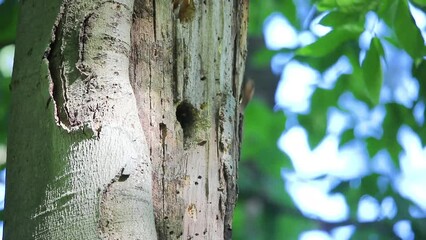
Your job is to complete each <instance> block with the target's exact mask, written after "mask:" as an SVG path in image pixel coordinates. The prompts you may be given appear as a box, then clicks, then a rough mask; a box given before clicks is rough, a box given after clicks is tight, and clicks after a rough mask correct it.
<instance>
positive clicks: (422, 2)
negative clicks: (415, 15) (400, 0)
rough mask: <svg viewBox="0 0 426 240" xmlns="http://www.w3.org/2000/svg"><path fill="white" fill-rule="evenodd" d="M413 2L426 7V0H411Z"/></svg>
mask: <svg viewBox="0 0 426 240" xmlns="http://www.w3.org/2000/svg"><path fill="white" fill-rule="evenodd" d="M411 2H413V3H414V4H416V5H418V6H420V7H426V0H411Z"/></svg>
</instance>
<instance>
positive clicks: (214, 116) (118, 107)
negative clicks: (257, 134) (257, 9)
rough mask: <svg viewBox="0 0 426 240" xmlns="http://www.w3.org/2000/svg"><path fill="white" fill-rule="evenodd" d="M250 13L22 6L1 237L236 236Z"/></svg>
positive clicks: (143, 1) (133, 4) (114, 3)
mask: <svg viewBox="0 0 426 240" xmlns="http://www.w3.org/2000/svg"><path fill="white" fill-rule="evenodd" d="M247 10H248V0H233V1H201V0H200V1H193V0H173V1H170V0H157V1H156V0H93V1H87V0H76V1H71V0H64V1H59V0H57V1H51V0H26V1H22V2H21V19H20V24H19V28H18V38H17V43H16V45H17V51H16V58H15V68H14V75H13V80H12V85H11V86H12V111H11V115H10V118H11V124H10V127H9V130H10V133H9V139H8V143H9V147H8V162H7V164H8V166H7V168H8V174H7V194H6V219H5V221H6V223H5V239H157V238H158V239H192V238H202V239H231V236H232V214H233V209H234V205H235V202H236V197H237V187H236V178H237V161H238V159H239V147H240V132H239V131H240V124H241V123H240V121H239V120H240V114H241V113H240V111H241V109H240V104H239V101H238V99H240V95H241V83H242V77H243V72H244V60H245V56H246V31H247ZM41 15H43V18H40V16H41ZM34 29H36V30H34ZM24 149H25V150H24ZM17 229H19V230H17Z"/></svg>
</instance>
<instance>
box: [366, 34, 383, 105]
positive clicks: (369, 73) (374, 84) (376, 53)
mask: <svg viewBox="0 0 426 240" xmlns="http://www.w3.org/2000/svg"><path fill="white" fill-rule="evenodd" d="M382 51H383V47H382V44H381V43H380V40H379V39H378V38H376V37H375V38H373V39H371V42H370V49H368V51H367V54H366V56H365V59H364V61H363V63H362V69H363V79H364V81H365V85H366V86H367V92H368V95H369V98H370V100H371V102H372V103H373V105H377V104H379V101H380V90H381V89H382V84H383V71H382V64H381V62H380V52H382Z"/></svg>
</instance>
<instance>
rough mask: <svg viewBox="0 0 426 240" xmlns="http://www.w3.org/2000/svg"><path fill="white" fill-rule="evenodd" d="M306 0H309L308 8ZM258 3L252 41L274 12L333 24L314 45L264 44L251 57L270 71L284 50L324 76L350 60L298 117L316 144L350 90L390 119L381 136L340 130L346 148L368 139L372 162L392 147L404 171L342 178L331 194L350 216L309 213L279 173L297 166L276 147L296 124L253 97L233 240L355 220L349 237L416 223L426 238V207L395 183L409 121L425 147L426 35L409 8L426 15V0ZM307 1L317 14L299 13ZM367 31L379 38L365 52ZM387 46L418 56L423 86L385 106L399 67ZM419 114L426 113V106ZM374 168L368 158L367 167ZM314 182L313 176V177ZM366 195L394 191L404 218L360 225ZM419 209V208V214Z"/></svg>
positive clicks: (378, 235) (390, 234) (380, 234)
mask: <svg viewBox="0 0 426 240" xmlns="http://www.w3.org/2000/svg"><path fill="white" fill-rule="evenodd" d="M301 2H303V3H304V4H300V3H301ZM250 4H251V5H250V22H249V23H250V25H249V37H250V38H257V37H259V36H262V27H263V22H264V20H265V19H267V18H268V16H270V15H271V14H272V13H275V12H280V13H281V14H283V16H285V18H286V19H287V20H288V21H289V23H290V24H291V25H292V27H293V28H294V29H295V30H296V31H298V32H302V31H311V29H309V26H307V24H306V23H307V21H308V22H309V23H312V20H313V19H315V18H320V20H319V21H318V24H320V25H323V26H327V27H330V31H329V32H328V33H327V34H325V35H323V36H316V39H315V41H313V42H312V43H311V44H308V45H300V46H299V47H296V48H294V49H285V48H283V49H280V50H277V51H273V50H268V49H266V48H265V49H264V50H261V51H258V52H255V53H249V59H248V61H249V62H250V63H255V64H257V65H258V66H261V67H269V64H270V61H271V59H272V57H274V56H275V55H276V54H283V53H285V54H288V53H292V54H293V57H292V58H291V60H297V61H299V62H301V63H305V64H307V65H309V66H310V67H311V68H313V69H315V70H316V71H318V72H319V73H320V74H324V73H325V72H326V70H328V69H330V68H331V67H332V66H333V65H334V64H335V63H336V62H337V61H338V60H339V59H341V58H342V57H345V58H347V59H348V61H349V63H350V65H351V68H352V71H351V72H350V73H342V74H340V75H338V76H337V77H336V78H337V80H336V82H335V83H334V85H333V87H332V88H331V89H330V88H321V87H318V88H317V89H316V90H315V92H314V93H313V95H312V97H311V104H310V111H309V112H308V113H304V114H296V116H297V124H299V125H301V126H302V127H303V128H304V129H306V131H307V132H308V142H309V145H310V148H311V149H314V148H315V147H317V146H318V145H319V144H320V143H321V141H322V140H323V139H324V137H325V136H326V135H327V126H328V124H327V121H328V115H327V114H328V112H329V110H330V109H331V108H334V109H338V110H340V111H342V112H345V113H351V111H352V110H351V109H348V108H347V106H343V105H342V104H341V103H340V102H339V99H341V97H342V95H343V94H347V93H350V94H351V95H352V96H354V97H355V98H356V99H357V100H359V101H361V102H362V103H364V104H365V105H366V106H368V109H369V110H370V111H371V110H373V109H375V108H377V107H383V108H384V109H385V112H386V115H385V118H384V120H383V123H382V126H381V127H382V128H383V133H382V134H381V136H379V137H378V136H366V137H361V136H357V134H355V126H354V124H353V123H351V124H350V127H348V128H346V129H345V130H344V131H343V133H341V134H340V136H339V137H340V142H339V146H340V147H343V146H345V145H346V144H348V143H350V142H352V141H354V140H358V141H362V142H363V143H364V144H365V146H366V150H367V152H368V155H369V158H370V159H372V158H373V157H375V156H376V155H377V154H378V153H380V152H382V151H386V152H387V153H389V155H390V158H391V159H392V162H391V163H390V164H391V165H392V166H391V167H393V168H396V172H395V173H394V174H390V175H389V174H385V173H377V172H374V171H373V170H370V171H369V172H368V173H367V174H366V175H365V176H361V177H358V178H355V179H340V180H339V181H338V183H337V184H336V185H335V186H334V188H332V189H331V191H330V194H332V193H343V194H344V196H345V199H346V202H347V204H348V206H349V210H350V213H349V218H348V219H347V220H345V221H341V222H327V221H323V220H320V219H318V218H317V217H315V216H306V215H304V214H302V212H301V211H299V210H298V209H297V207H296V206H295V204H294V203H293V200H292V199H291V197H290V195H289V194H288V193H287V192H286V191H285V185H286V183H285V180H283V177H282V176H280V175H281V173H282V171H292V170H291V169H292V164H291V161H290V159H289V157H288V156H286V155H285V154H283V153H281V151H279V150H278V148H277V143H276V142H277V140H278V138H279V137H280V135H281V134H282V133H283V132H285V131H286V130H288V127H289V126H287V128H286V125H285V123H286V114H285V113H283V112H282V111H278V112H273V111H272V109H271V107H270V106H266V105H264V104H262V103H261V102H260V101H258V100H254V101H253V102H252V103H250V105H249V106H248V108H247V109H246V113H245V124H244V137H243V146H242V155H241V161H240V173H239V187H240V188H239V190H240V193H239V202H238V204H237V208H236V212H235V218H234V220H235V221H234V229H235V231H234V234H235V235H234V237H235V238H234V239H237V240H238V239H245V240H250V239H298V237H299V234H300V233H302V232H304V231H308V230H323V231H325V232H328V233H331V232H332V231H333V229H335V228H337V227H341V226H349V225H351V226H354V227H355V228H356V231H355V232H354V234H353V235H352V237H351V239H399V237H398V236H397V235H396V234H395V233H394V230H393V229H394V225H395V224H396V223H397V222H399V221H401V220H408V221H409V223H410V224H411V227H412V230H413V232H414V233H415V239H426V231H425V230H424V228H423V227H422V226H424V224H425V223H426V221H425V220H426V218H425V216H426V213H425V212H424V209H423V210H422V209H421V208H420V207H419V206H417V205H416V203H414V202H412V201H411V200H410V199H409V198H407V197H406V196H403V195H402V194H401V193H400V192H399V191H398V190H397V189H396V188H395V183H394V181H395V179H396V177H397V175H398V174H399V173H400V169H399V167H400V158H401V153H403V148H402V146H401V145H400V144H401V143H400V142H398V140H397V135H398V131H399V129H400V128H401V126H408V127H410V128H411V129H412V130H413V132H415V133H416V134H418V136H419V138H420V139H421V141H422V147H423V148H424V146H425V144H426V128H425V127H424V124H423V123H419V122H418V121H416V119H415V117H414V111H415V107H414V106H416V105H417V104H423V103H424V102H425V100H426V60H425V54H426V51H425V44H424V42H425V41H424V39H423V37H422V34H421V31H420V29H419V27H418V26H417V25H416V22H415V20H414V18H413V15H412V14H413V13H412V11H411V10H410V5H412V6H415V7H417V8H418V10H420V11H422V12H423V13H425V11H426V1H424V0H310V1H309V0H306V1H303V0H301V1H296V0H295V1H292V0H267V1H260V0H257V1H256V0H252V1H250ZM302 5H303V7H304V8H305V12H306V9H308V10H309V14H305V15H303V14H300V12H301V9H298V7H300V6H302ZM371 13H373V14H374V15H375V16H377V22H376V23H375V24H378V23H379V22H380V23H384V25H386V27H387V32H386V33H385V34H376V33H375V32H374V31H373V29H370V28H371V26H369V27H370V28H369V27H368V26H366V15H368V14H371ZM310 14H311V15H310ZM308 25H309V24H308ZM373 28H374V26H373ZM422 30H423V31H426V29H422ZM365 33H369V34H370V35H372V36H371V40H370V42H369V44H368V45H369V46H367V47H366V49H365V48H361V47H360V44H359V41H360V38H361V37H362V35H363V34H365ZM384 44H387V45H391V46H393V47H394V48H396V49H398V50H401V51H404V52H405V53H407V54H408V56H409V57H410V58H411V61H412V64H411V66H410V67H411V73H412V76H413V77H414V78H415V79H416V80H417V82H418V85H419V97H418V99H416V100H415V101H414V102H413V104H412V105H411V106H408V105H404V104H401V103H398V102H397V101H394V100H390V101H389V100H388V101H386V102H383V101H382V99H381V94H383V88H384V85H386V83H387V79H386V76H388V75H386V74H384V73H385V71H389V72H390V73H391V74H392V71H398V69H389V62H388V61H392V60H393V59H391V57H389V55H388V54H389V53H388V52H386V51H387V50H386V48H385V47H384ZM291 60H289V61H291ZM386 68H388V70H386ZM271 81H272V79H271ZM391 90H392V91H393V90H395V89H391ZM271 94H272V93H271ZM284 112H286V113H287V111H284ZM294 114H295V113H292V116H293V115H294ZM421 114H422V115H423V116H424V115H425V114H424V109H423V112H422V113H421ZM425 160H426V159H425ZM371 164H372V163H371V162H370V163H369V165H371ZM324 177H327V176H324ZM309 180H312V179H307V181H309ZM365 196H371V197H373V198H374V199H376V200H377V201H378V202H379V203H381V202H382V201H383V200H385V199H389V198H390V197H391V198H392V199H393V201H394V202H395V205H396V209H397V214H396V215H395V216H394V217H381V218H378V219H376V220H374V221H371V222H359V221H358V219H357V211H358V207H359V203H360V200H361V199H362V198H363V197H365ZM413 209H416V210H417V212H418V213H419V212H420V214H419V215H417V216H416V215H413V213H412V212H413Z"/></svg>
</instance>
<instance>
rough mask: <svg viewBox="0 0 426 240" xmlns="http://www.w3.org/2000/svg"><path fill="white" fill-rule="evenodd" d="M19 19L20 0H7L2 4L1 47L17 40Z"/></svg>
mask: <svg viewBox="0 0 426 240" xmlns="http://www.w3.org/2000/svg"><path fill="white" fill-rule="evenodd" d="M17 21H18V2H17V1H5V2H4V3H3V4H1V5H0V48H2V47H4V46H6V45H9V44H12V43H14V42H15V37H16V25H17Z"/></svg>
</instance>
